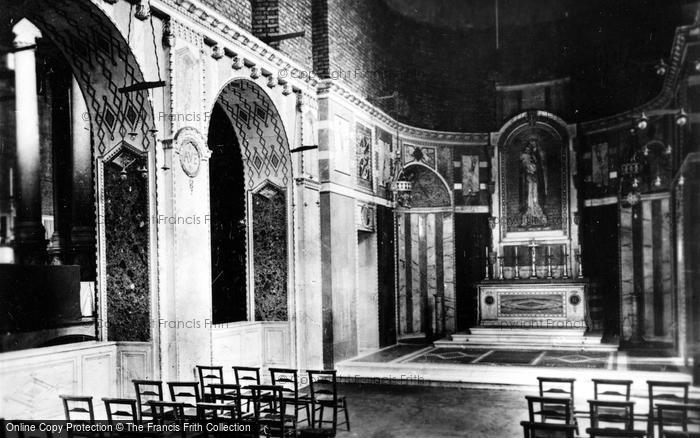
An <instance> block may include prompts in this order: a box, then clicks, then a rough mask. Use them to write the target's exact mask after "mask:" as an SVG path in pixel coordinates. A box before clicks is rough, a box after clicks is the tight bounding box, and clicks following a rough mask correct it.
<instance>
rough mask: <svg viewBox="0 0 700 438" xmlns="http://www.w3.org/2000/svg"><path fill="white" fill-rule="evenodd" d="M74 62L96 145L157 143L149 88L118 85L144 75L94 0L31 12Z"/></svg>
mask: <svg viewBox="0 0 700 438" xmlns="http://www.w3.org/2000/svg"><path fill="white" fill-rule="evenodd" d="M27 18H28V19H29V20H31V21H32V22H34V23H35V24H36V25H37V27H39V28H40V29H41V31H42V34H43V35H48V36H50V38H51V39H52V40H53V42H54V43H55V44H56V45H57V46H58V47H59V49H60V50H61V52H62V53H63V55H64V56H65V58H66V59H67V60H68V62H69V63H70V65H71V67H72V69H73V74H74V75H75V77H76V79H77V81H78V83H79V84H80V88H81V91H82V93H83V96H84V97H85V101H86V102H87V104H88V109H89V113H90V120H91V126H92V134H93V141H94V144H95V150H96V152H98V153H99V154H104V153H106V152H108V151H109V150H110V149H111V148H112V147H113V146H115V145H116V144H118V143H119V142H121V141H122V140H124V139H125V138H127V139H128V140H129V142H130V143H131V144H134V145H139V146H140V147H141V148H142V149H143V150H148V148H149V147H151V146H153V144H154V140H153V137H152V135H151V130H152V129H153V128H154V123H153V112H152V108H151V106H150V104H149V101H148V93H147V91H145V90H141V91H135V92H131V93H120V92H119V91H118V89H119V88H121V87H124V86H126V85H132V84H134V83H137V82H142V81H143V80H144V78H143V74H142V72H141V70H140V68H139V66H138V64H137V62H136V59H135V57H134V55H133V53H132V52H131V50H130V48H129V46H128V44H127V42H126V41H124V38H123V37H122V35H121V34H120V33H119V32H118V31H117V30H116V28H114V26H113V25H112V24H111V23H109V24H107V20H108V19H107V17H106V16H105V15H104V13H102V12H101V11H100V10H99V9H98V8H96V7H95V6H93V5H91V4H90V3H89V2H75V1H67V0H56V1H52V2H50V3H47V4H46V5H44V7H42V8H41V9H37V10H33V11H31V12H28V13H27Z"/></svg>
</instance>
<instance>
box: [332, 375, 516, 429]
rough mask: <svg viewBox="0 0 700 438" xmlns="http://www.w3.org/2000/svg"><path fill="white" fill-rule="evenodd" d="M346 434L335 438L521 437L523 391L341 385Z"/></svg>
mask: <svg viewBox="0 0 700 438" xmlns="http://www.w3.org/2000/svg"><path fill="white" fill-rule="evenodd" d="M340 392H341V393H342V394H343V395H345V396H346V397H347V399H348V406H349V412H350V425H351V431H350V432H347V431H345V430H343V431H341V432H340V433H339V434H338V435H337V436H338V437H339V438H347V437H362V438H404V437H405V438H412V437H416V438H418V437H421V438H432V437H469V438H482V437H483V438H487V437H488V438H510V437H519V436H522V429H521V428H520V421H521V420H523V419H525V418H526V417H527V405H526V404H525V398H524V397H525V393H523V392H520V391H514V390H496V389H488V390H487V389H460V388H444V387H430V386H393V385H360V384H344V385H341V387H340Z"/></svg>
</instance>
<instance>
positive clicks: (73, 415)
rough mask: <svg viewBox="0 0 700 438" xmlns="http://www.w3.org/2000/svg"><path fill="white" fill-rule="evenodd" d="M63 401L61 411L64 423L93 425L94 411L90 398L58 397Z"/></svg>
mask: <svg viewBox="0 0 700 438" xmlns="http://www.w3.org/2000/svg"><path fill="white" fill-rule="evenodd" d="M59 397H60V398H61V400H63V410H64V412H65V414H66V421H70V422H71V423H73V422H75V423H80V422H82V423H89V424H94V423H95V409H94V407H93V405H92V397H85V396H77V395H60V396H59Z"/></svg>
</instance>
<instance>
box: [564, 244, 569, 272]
mask: <svg viewBox="0 0 700 438" xmlns="http://www.w3.org/2000/svg"><path fill="white" fill-rule="evenodd" d="M564 278H569V252H568V251H567V249H566V246H565V247H564Z"/></svg>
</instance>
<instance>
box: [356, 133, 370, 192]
mask: <svg viewBox="0 0 700 438" xmlns="http://www.w3.org/2000/svg"><path fill="white" fill-rule="evenodd" d="M355 154H356V156H357V184H358V185H359V186H360V187H364V188H367V189H372V131H371V130H370V129H369V128H367V127H366V126H363V125H361V124H359V123H358V124H357V126H356V128H355Z"/></svg>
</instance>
